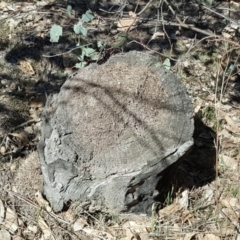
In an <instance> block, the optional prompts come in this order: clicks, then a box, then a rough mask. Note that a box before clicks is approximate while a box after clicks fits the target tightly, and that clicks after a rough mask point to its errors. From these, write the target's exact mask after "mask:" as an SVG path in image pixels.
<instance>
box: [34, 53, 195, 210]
mask: <svg viewBox="0 0 240 240" xmlns="http://www.w3.org/2000/svg"><path fill="white" fill-rule="evenodd" d="M193 129H194V127H193V109H192V105H191V102H190V100H189V98H188V96H187V94H186V90H185V88H184V86H183V85H182V83H181V82H180V81H179V80H178V79H177V78H176V77H175V76H174V75H173V74H171V73H170V72H167V71H166V70H165V69H164V68H163V67H162V66H161V63H160V62H159V61H158V60H157V59H156V58H155V57H152V56H151V55H149V54H147V53H142V52H136V51H132V52H129V53H124V54H118V55H115V56H113V57H111V58H110V59H109V60H108V61H107V62H106V63H105V64H103V65H97V64H91V65H90V66H88V67H86V68H83V69H81V70H79V72H78V74H77V75H76V76H74V77H73V78H71V79H69V80H67V81H66V82H65V84H64V85H63V86H62V88H61V91H60V93H59V94H58V95H55V96H52V97H49V98H48V101H47V104H46V107H45V112H44V119H43V129H42V138H41V141H40V142H39V146H38V151H39V156H40V161H41V166H42V172H43V176H44V194H45V195H46V197H47V199H48V200H49V201H50V203H51V205H52V207H53V209H54V211H60V210H62V208H63V206H64V204H65V203H67V202H68V201H70V200H77V201H79V202H80V203H81V202H85V201H90V202H94V203H95V204H97V205H98V206H101V207H102V209H103V210H108V211H110V212H116V213H118V212H125V211H129V212H138V213H141V212H142V213H144V212H146V211H147V210H149V208H150V207H151V204H152V203H153V201H154V199H155V198H156V197H157V196H158V193H159V192H158V190H157V189H156V186H157V183H158V181H159V180H160V179H161V177H162V172H163V170H165V169H166V168H167V167H168V166H170V165H171V164H173V163H175V162H176V161H177V160H178V159H179V158H180V157H181V156H182V155H183V154H184V153H185V152H186V151H187V150H188V149H189V148H190V147H191V146H192V144H193V140H192V134H193Z"/></svg>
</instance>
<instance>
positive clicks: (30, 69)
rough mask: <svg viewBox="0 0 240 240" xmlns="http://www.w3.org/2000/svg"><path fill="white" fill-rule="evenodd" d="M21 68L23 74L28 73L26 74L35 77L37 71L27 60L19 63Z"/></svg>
mask: <svg viewBox="0 0 240 240" xmlns="http://www.w3.org/2000/svg"><path fill="white" fill-rule="evenodd" d="M19 64H20V66H19V68H20V69H21V71H22V72H23V73H26V74H29V75H34V74H35V71H34V69H33V67H32V65H31V63H30V62H29V61H26V60H21V61H19Z"/></svg>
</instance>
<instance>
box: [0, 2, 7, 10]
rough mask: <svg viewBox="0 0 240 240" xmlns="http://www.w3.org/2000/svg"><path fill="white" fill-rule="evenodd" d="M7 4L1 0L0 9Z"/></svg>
mask: <svg viewBox="0 0 240 240" xmlns="http://www.w3.org/2000/svg"><path fill="white" fill-rule="evenodd" d="M6 6H7V3H6V2H4V1H2V2H0V9H4V8H5V7H6Z"/></svg>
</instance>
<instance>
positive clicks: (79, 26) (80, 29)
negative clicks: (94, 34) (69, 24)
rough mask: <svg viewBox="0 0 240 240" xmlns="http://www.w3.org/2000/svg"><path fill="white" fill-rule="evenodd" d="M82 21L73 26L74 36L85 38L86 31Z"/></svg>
mask: <svg viewBox="0 0 240 240" xmlns="http://www.w3.org/2000/svg"><path fill="white" fill-rule="evenodd" d="M82 25H83V22H82V20H79V22H78V23H77V24H75V25H74V26H73V30H74V32H75V33H76V34H80V33H81V34H82V35H83V36H87V29H86V28H84V27H83V26H82Z"/></svg>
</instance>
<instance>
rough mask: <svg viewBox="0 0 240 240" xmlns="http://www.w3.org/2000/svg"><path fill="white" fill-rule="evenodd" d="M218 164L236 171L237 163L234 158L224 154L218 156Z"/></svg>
mask: <svg viewBox="0 0 240 240" xmlns="http://www.w3.org/2000/svg"><path fill="white" fill-rule="evenodd" d="M219 163H220V165H221V166H223V167H227V168H229V169H231V170H236V169H237V167H238V162H237V161H236V160H235V159H234V158H232V157H229V156H226V155H224V154H219Z"/></svg>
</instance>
